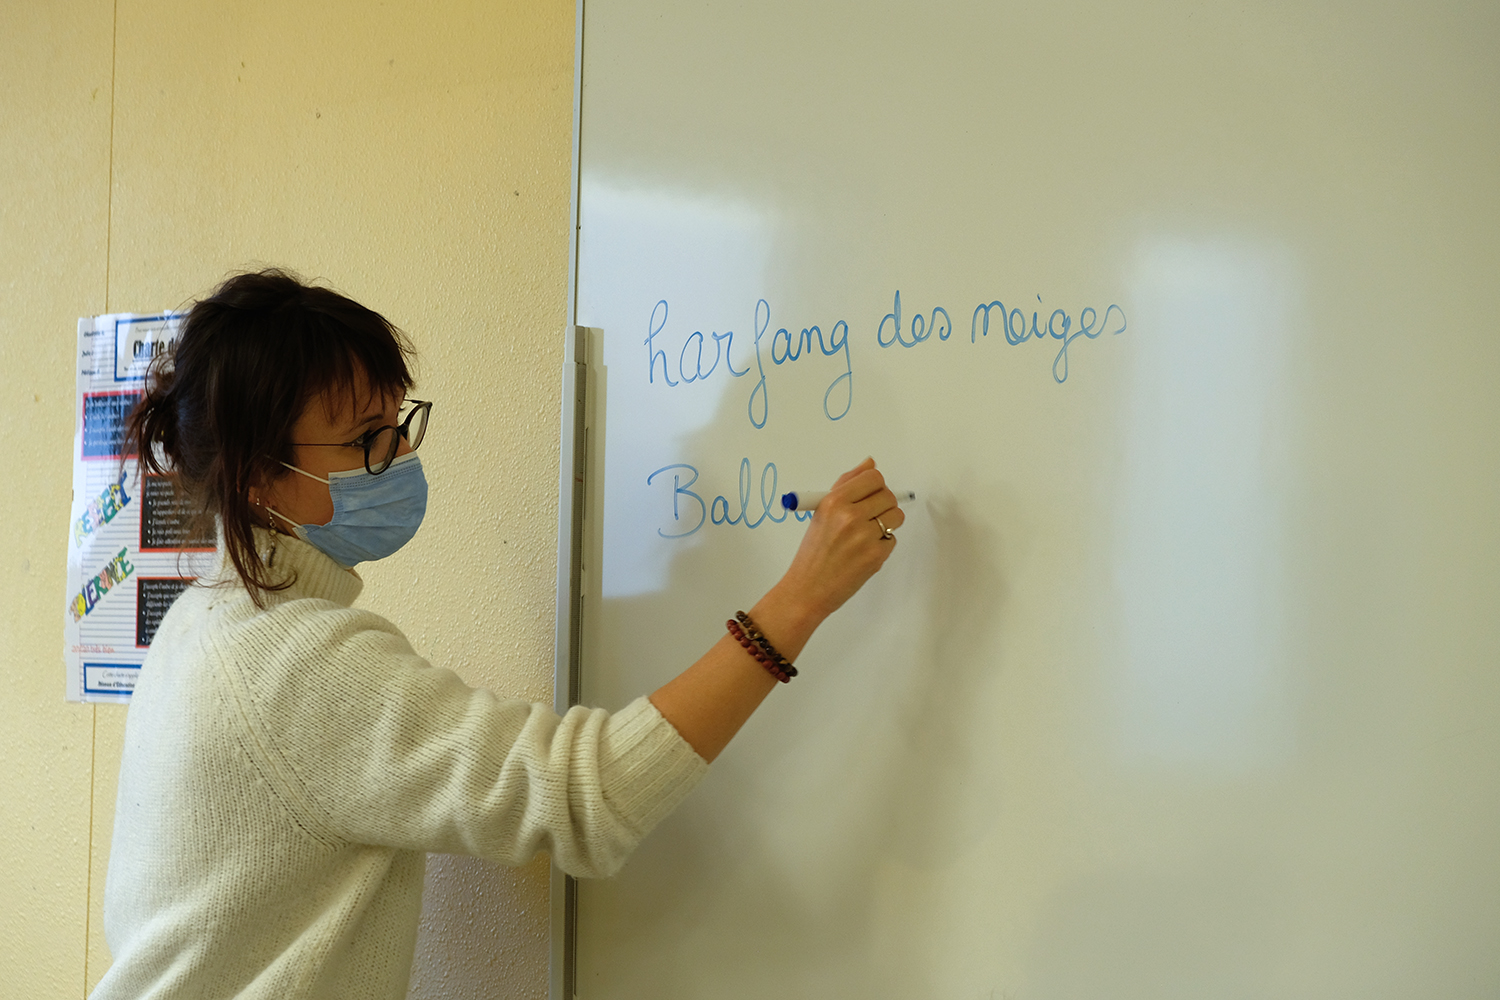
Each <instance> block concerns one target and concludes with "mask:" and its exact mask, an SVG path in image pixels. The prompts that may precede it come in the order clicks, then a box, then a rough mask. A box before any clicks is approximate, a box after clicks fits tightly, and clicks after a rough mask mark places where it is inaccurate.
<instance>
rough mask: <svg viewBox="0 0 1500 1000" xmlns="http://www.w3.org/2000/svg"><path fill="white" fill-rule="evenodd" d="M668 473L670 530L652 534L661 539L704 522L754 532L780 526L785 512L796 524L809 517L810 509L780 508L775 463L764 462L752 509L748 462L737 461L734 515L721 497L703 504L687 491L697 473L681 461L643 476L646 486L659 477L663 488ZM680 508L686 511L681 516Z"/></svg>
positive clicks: (692, 529)
mask: <svg viewBox="0 0 1500 1000" xmlns="http://www.w3.org/2000/svg"><path fill="white" fill-rule="evenodd" d="M669 472H670V473H672V477H671V485H672V493H671V496H672V528H673V530H672V531H670V532H668V531H664V530H663V529H661V528H657V529H656V533H657V534H658V535H660V536H661V537H662V538H686V537H688V536H689V535H691V534H693V533H695V532H696V531H698V529H700V528H702V527H703V525H704V524H705V523H712V524H714V525H716V526H732V525H743V526H744V527H746V528H749V529H751V530H754V529H756V528H759V527H760V526H761V525H762V524H764V523H765V522H767V521H770V522H771V523H772V524H781V523H782V522H783V521H785V520H786V519H787V514H789V513H790V514H792V515H793V516H794V517H795V518H796V520H798V521H807V520H810V519H811V518H812V511H810V510H809V511H800V510H799V511H787V510H786V509H784V508H783V507H782V506H781V492H780V490H778V489H777V482H776V478H777V477H776V463H775V462H767V463H766V464H765V467H764V468H762V469H761V470H760V484H759V485H760V488H759V490H758V492H759V497H758V498H757V499H758V501H759V502H758V504H757V505H754V506H752V504H751V496H750V493H751V487H752V485H753V482H754V476H753V474H752V472H751V469H750V459H748V458H742V459H740V481H739V495H738V496H737V497H736V500H737V502H738V506H739V512H738V513H732V512H731V511H732V510H733V508H732V507H731V505H730V502H729V500H728V499H726V498H725V497H724V496H723V495H722V494H721V495H719V496H716V497H714V498H713V500H712V501H710V502H708V503H704V502H703V497H702V496H701V495H700V494H698V493H696V492H694V491H693V490H692V489H691V488H690V487H692V486H693V484H694V483H696V482H697V481H698V470H697V469H696V468H694V467H693V466H691V465H688V464H686V463H685V462H677V463H674V464H672V465H664V466H662V467H661V468H660V469H657V470H656V471H655V472H653V473H651V475H649V476H647V477H646V485H647V486H651V485H653V484H654V483H655V482H656V478H657V477H658V476H661V482H662V485H663V486H665V485H666V484H667V477H666V475H665V474H666V473H669ZM685 477H686V478H685ZM695 507H696V509H694V508H695ZM684 509H686V514H685V515H684ZM689 524H690V525H691V526H689Z"/></svg>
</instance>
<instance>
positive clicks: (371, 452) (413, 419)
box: [292, 399, 432, 476]
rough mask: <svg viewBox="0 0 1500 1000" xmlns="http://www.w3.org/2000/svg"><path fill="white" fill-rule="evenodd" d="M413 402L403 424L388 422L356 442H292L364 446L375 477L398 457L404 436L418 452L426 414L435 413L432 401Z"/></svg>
mask: <svg viewBox="0 0 1500 1000" xmlns="http://www.w3.org/2000/svg"><path fill="white" fill-rule="evenodd" d="M409 402H410V403H411V404H412V408H411V412H410V413H408V414H407V415H406V419H405V420H403V421H401V426H399V427H392V426H391V425H390V424H386V425H385V426H384V427H377V428H375V429H374V430H372V431H366V432H365V433H363V434H361V435H360V436H359V437H357V438H355V439H354V440H353V441H346V442H344V443H343V444H327V443H324V442H317V443H311V444H309V443H307V442H303V441H293V442H292V444H294V445H296V446H297V447H298V448H363V449H364V450H365V471H366V472H368V473H369V474H370V475H372V476H378V475H380V474H381V473H382V472H384V471H385V470H386V469H388V468H390V467H391V463H392V462H393V461H395V460H396V451H397V450H398V449H399V448H400V447H401V439H402V438H406V443H407V444H409V445H411V450H412V451H416V450H417V447H418V446H419V445H421V443H422V438H423V437H425V436H426V434H427V416H428V414H430V413H431V412H432V404H431V403H427V402H423V401H422V400H420V399H413V400H409Z"/></svg>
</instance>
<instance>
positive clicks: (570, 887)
mask: <svg viewBox="0 0 1500 1000" xmlns="http://www.w3.org/2000/svg"><path fill="white" fill-rule="evenodd" d="M582 108H583V0H577V4H576V8H575V13H574V24H573V162H572V178H571V183H572V194H571V199H570V201H571V206H570V210H569V219H568V224H569V229H568V234H569V238H568V284H567V296H568V307H567V326H566V327H565V332H564V346H563V372H562V406H561V410H562V412H561V414H560V416H561V433H560V440H559V448H558V463H557V465H558V470H557V471H558V484H557V612H556V622H557V636H556V641H555V646H554V649H555V656H554V660H553V682H552V703H553V707H554V708H555V709H556V710H557V711H558V712H559V713H561V712H566V711H567V710H568V709H569V708H571V707H572V706H573V705H575V704H577V703H578V694H579V684H578V677H579V667H580V663H581V655H582V649H581V648H580V646H581V643H580V641H579V640H580V638H581V636H582V630H583V616H582V600H583V594H582V586H583V578H582V573H581V571H580V566H579V562H580V559H581V557H582V530H583V498H584V489H585V485H586V484H585V482H584V479H583V475H584V472H585V471H586V469H587V462H586V446H587V427H586V425H587V399H588V361H589V357H590V354H591V351H590V348H589V333H588V331H587V330H583V329H581V328H578V327H575V326H574V322H575V320H576V318H577V306H578V184H579V169H578V164H579V126H580V123H581V118H582V114H581V112H582ZM550 901H551V919H550V933H549V945H550V951H551V958H550V962H549V970H548V986H547V995H548V997H549V1000H571V998H572V997H573V996H574V994H575V993H576V984H575V980H574V968H575V964H576V963H575V954H576V953H575V943H576V940H577V934H576V930H577V920H578V905H577V904H578V886H577V883H576V882H575V881H574V879H573V878H572V876H570V875H568V874H567V873H565V872H563V871H562V870H561V869H560V868H558V867H557V864H556V862H554V863H553V865H552V875H551V886H550Z"/></svg>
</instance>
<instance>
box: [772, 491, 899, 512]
mask: <svg viewBox="0 0 1500 1000" xmlns="http://www.w3.org/2000/svg"><path fill="white" fill-rule="evenodd" d="M891 492H892V493H894V494H896V502H897V503H906V502H908V501H910V500H915V499H916V498H917V495H916V494H915V493H913V492H912V491H911V490H891ZM827 495H828V491H827V490H793V491H792V492H790V493H783V494H781V506H782V507H783V508H785V509H786V510H812V509H813V508H814V507H816V506H817V505H818V504H820V503H822V502H823V498H824V497H826V496H827Z"/></svg>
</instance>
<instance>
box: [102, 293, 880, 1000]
mask: <svg viewBox="0 0 1500 1000" xmlns="http://www.w3.org/2000/svg"><path fill="white" fill-rule="evenodd" d="M408 354H409V349H408V348H407V346H406V345H405V344H404V342H403V340H402V339H401V336H400V334H399V333H398V332H397V331H396V330H395V329H394V328H393V327H392V326H391V325H390V324H389V323H388V322H386V320H385V319H383V318H382V317H381V316H379V315H378V314H376V313H374V312H372V311H370V310H369V309H366V308H364V307H363V306H360V305H358V304H357V303H355V302H352V301H350V300H349V299H347V298H344V297H343V296H341V295H338V294H336V293H334V292H332V291H329V290H327V289H322V288H316V287H309V286H306V285H303V284H302V283H300V282H299V281H298V280H296V279H295V278H293V277H292V276H290V275H288V274H286V273H283V272H279V271H265V272H260V273H255V274H245V275H240V276H237V277H234V278H231V279H230V280H229V281H227V282H225V283H224V284H223V285H222V286H220V287H219V288H218V289H217V290H216V291H215V292H214V293H213V294H212V295H211V296H209V297H208V298H206V299H204V300H203V301H201V302H198V303H197V304H196V305H195V306H194V307H193V308H192V310H191V311H190V312H189V313H188V316H187V318H186V320H185V322H184V324H183V327H182V332H181V336H180V338H179V340H178V344H177V348H176V351H175V353H174V355H173V358H172V359H171V364H170V367H166V368H162V369H159V370H157V371H156V372H154V373H153V377H152V381H151V384H150V386H149V387H148V391H147V392H146V394H145V396H144V398H143V399H142V401H141V403H140V405H139V406H138V408H137V410H136V411H135V413H134V414H133V416H132V418H131V423H130V429H129V434H130V443H131V444H133V445H134V447H133V448H127V449H126V451H127V453H130V452H132V451H134V452H138V453H139V455H140V460H141V463H142V464H143V466H145V467H146V468H147V469H148V470H151V471H155V472H162V471H166V470H167V469H171V470H174V471H175V472H176V473H177V475H178V476H179V480H180V482H181V484H182V486H184V487H185V488H186V489H187V490H188V491H189V492H190V494H191V495H192V496H194V497H195V498H196V500H197V501H198V502H199V503H200V504H201V508H202V510H203V511H204V513H205V516H207V517H212V518H213V519H215V520H216V521H217V524H218V530H219V538H220V545H219V556H218V566H217V568H216V569H215V570H214V571H213V572H212V573H211V574H208V575H207V576H206V577H205V578H204V579H201V580H200V581H199V583H200V584H201V585H200V586H196V587H190V588H189V589H188V590H186V591H184V593H183V595H182V596H181V597H180V598H179V599H178V600H177V602H176V603H175V604H174V605H173V606H172V609H171V610H170V611H169V612H168V614H167V615H166V617H165V618H164V619H163V621H162V623H161V626H160V628H159V629H158V631H157V633H156V639H155V642H154V643H153V644H152V648H151V651H150V653H149V654H148V656H147V658H146V662H145V665H144V666H143V668H142V670H141V679H140V683H139V685H138V686H137V688H136V691H135V695H134V698H133V701H132V704H131V707H130V714H129V718H128V721H127V723H126V731H125V748H124V755H123V757H122V760H121V766H120V789H119V800H118V807H117V813H116V820H115V830H114V841H113V845H112V848H111V853H110V865H109V879H108V883H107V886H106V889H105V900H104V911H105V914H104V915H105V932H106V935H107V938H108V941H109V946H110V950H111V952H112V953H113V955H114V965H113V967H112V968H111V969H110V971H109V973H108V974H107V975H106V976H105V977H104V979H103V980H102V981H101V982H100V984H99V986H98V988H97V990H96V991H95V993H94V996H95V997H97V998H116V997H146V996H150V997H175V996H183V997H228V996H237V997H275V998H278V1000H284V998H292V997H360V998H366V997H401V996H404V995H405V993H406V988H407V981H408V978H409V975H410V966H411V959H412V948H413V944H414V941H415V938H416V930H417V920H418V916H419V911H420V907H421V896H422V873H423V864H424V860H425V853H426V852H428V851H440V852H454V853H464V854H473V855H477V856H480V857H486V858H490V859H492V860H495V861H498V862H502V863H505V864H516V865H518V864H524V863H525V862H526V861H528V860H529V859H530V858H531V857H532V856H533V855H534V854H535V853H536V852H537V851H538V850H547V851H549V852H550V853H551V855H552V857H553V859H554V860H555V861H556V863H557V864H558V866H559V867H561V868H562V869H563V870H565V871H567V872H570V873H572V874H574V875H579V876H598V875H608V874H610V873H612V872H614V871H616V870H617V869H618V868H619V867H620V865H621V864H622V863H623V862H624V860H625V858H626V857H627V856H628V855H629V853H630V852H631V850H632V849H633V848H634V847H635V846H636V844H638V843H639V842H640V840H641V838H642V837H644V836H645V835H646V833H647V832H649V831H650V830H651V828H652V827H653V826H654V825H655V824H656V823H657V822H658V821H659V820H661V818H662V817H663V816H665V815H666V814H667V813H668V812H670V811H671V810H672V808H673V807H674V806H675V805H676V804H677V803H678V802H679V801H680V800H681V799H682V798H683V796H685V795H686V794H687V792H688V791H689V790H690V789H691V787H692V786H693V785H694V783H696V781H697V780H698V779H699V778H700V777H701V776H702V774H703V772H704V770H705V769H706V767H707V762H709V761H712V760H713V759H714V757H716V756H717V755H718V753H719V752H720V751H721V750H722V749H723V748H724V746H725V744H726V743H728V741H729V739H730V738H731V737H732V736H733V735H734V733H735V732H736V731H737V730H738V729H739V727H740V726H741V725H742V724H743V723H744V721H745V720H746V719H747V718H748V717H749V716H750V714H751V713H752V712H753V711H754V710H755V708H756V706H758V705H759V704H760V702H761V701H762V699H764V698H765V697H766V695H767V694H768V693H769V692H770V691H771V689H772V688H773V687H774V686H775V685H776V683H777V681H778V680H784V679H786V678H788V677H789V676H790V675H791V674H793V673H794V672H795V670H794V668H792V667H791V666H790V660H791V659H793V658H795V657H796V656H797V654H798V652H800V650H801V649H802V647H803V645H804V644H805V643H806V642H807V640H808V638H809V637H810V636H811V635H812V633H813V630H814V629H816V628H817V626H818V624H819V623H820V622H821V621H822V620H823V619H824V618H826V617H827V616H828V615H829V614H830V613H832V612H833V611H834V610H835V609H837V608H838V607H839V606H840V605H841V604H842V603H843V602H844V601H845V600H847V599H848V598H849V597H850V596H851V595H852V594H853V593H854V592H855V591H857V590H858V589H859V588H860V586H861V585H862V584H863V583H864V581H865V580H867V579H868V578H869V577H870V576H871V575H872V574H873V573H874V572H875V571H876V570H878V569H879V568H880V566H881V564H882V563H883V562H884V561H885V559H886V558H887V557H888V556H889V555H890V553H891V550H892V548H893V547H894V544H895V543H894V540H893V538H892V535H891V529H894V528H896V527H899V526H900V525H901V523H902V521H903V520H904V515H903V514H902V512H901V510H900V509H899V508H898V507H897V506H896V502H895V497H894V496H893V495H892V493H891V492H890V491H889V490H887V489H886V488H885V484H884V481H883V479H882V478H881V475H880V473H879V472H878V471H877V470H876V469H875V467H874V463H873V462H872V461H870V460H866V461H865V462H863V463H861V464H860V465H859V466H858V467H856V468H855V469H853V470H851V471H850V472H848V473H846V474H845V475H844V476H843V477H841V478H840V479H839V481H838V482H837V483H836V484H835V487H834V489H833V491H832V493H831V494H830V495H829V496H828V497H827V498H826V499H825V500H824V501H823V503H822V504H820V505H819V507H818V509H817V515H816V516H815V517H814V518H813V520H812V521H811V522H810V524H809V526H808V530H807V534H806V536H805V537H804V539H803V541H802V544H801V547H800V548H799V549H798V552H797V555H796V557H795V558H794V560H793V562H792V565H791V567H790V568H789V569H788V570H787V572H786V575H785V576H784V577H782V579H781V581H780V582H778V583H777V584H776V586H775V587H773V588H772V589H771V590H770V592H769V593H767V594H766V595H765V596H764V597H763V598H761V600H760V601H759V602H757V603H756V604H755V606H754V607H753V608H751V610H750V612H749V614H748V616H747V617H746V619H745V621H744V623H743V624H742V625H741V624H736V625H735V626H733V627H732V628H731V630H730V634H726V635H725V636H724V637H722V638H721V639H720V640H719V641H718V643H717V644H715V645H714V646H713V647H712V648H711V649H709V650H708V651H707V652H706V653H705V654H704V655H703V657H702V658H701V659H700V660H698V662H696V663H694V664H693V665H692V666H690V667H688V669H687V670H686V671H685V672H683V673H682V674H681V675H680V676H678V677H677V678H676V679H674V680H672V681H670V682H669V683H668V684H666V685H665V686H664V687H662V688H660V689H659V690H657V691H656V692H654V693H653V694H651V695H650V697H649V698H641V699H638V700H637V701H635V702H634V703H632V704H631V705H629V706H627V707H626V708H625V709H623V710H622V711H620V712H616V713H614V714H609V713H607V712H604V711H602V710H598V709H593V710H591V709H586V708H582V707H579V708H574V709H572V710H570V711H569V712H568V713H567V714H566V715H564V716H562V717H561V718H559V717H558V716H557V715H556V714H555V713H554V712H553V711H552V710H551V709H550V708H548V707H547V706H544V705H539V704H538V705H533V704H527V703H525V702H520V701H512V700H505V699H502V698H499V697H497V696H495V695H494V694H492V693H490V692H488V691H484V690H475V689H472V688H469V687H467V686H465V685H464V684H463V683H462V682H461V681H459V679H458V678H457V677H456V676H455V675H454V674H453V673H452V672H450V671H447V670H444V669H440V668H437V667H434V666H432V665H431V664H429V663H427V662H426V661H425V660H423V659H422V658H421V657H419V656H418V655H417V654H416V653H415V652H413V650H412V648H411V646H410V645H409V644H408V643H407V641H406V639H405V637H404V636H403V635H402V634H401V632H400V631H399V630H398V629H397V628H396V626H394V625H393V624H391V623H390V622H388V621H386V620H384V619H382V618H380V617H379V616H377V615H374V614H370V613H368V612H364V611H360V610H357V609H355V608H354V607H352V604H353V601H354V599H355V597H356V596H357V595H358V593H359V590H360V587H361V581H360V578H359V576H358V575H357V574H356V573H355V572H354V571H353V569H352V567H353V566H354V565H356V564H357V563H359V562H362V561H367V560H371V559H378V558H382V557H384V556H386V555H389V554H390V553H392V552H394V551H395V550H396V549H398V548H400V547H401V545H403V544H404V543H405V542H406V541H407V540H408V539H410V537H411V536H412V534H413V533H415V531H416V529H417V526H418V525H419V524H420V522H421V520H422V515H423V512H424V511H425V509H426V501H427V483H426V479H425V477H424V476H423V473H422V469H421V464H420V460H419V459H418V457H417V455H416V454H415V449H416V448H417V446H418V445H420V444H421V441H422V436H423V434H424V433H425V430H426V425H427V418H428V413H429V412H430V409H431V404H428V403H422V402H418V401H416V400H408V399H407V398H406V393H407V390H409V389H410V388H411V387H412V379H411V375H410V373H409V371H408V368H407V363H406V360H407V356H408Z"/></svg>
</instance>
